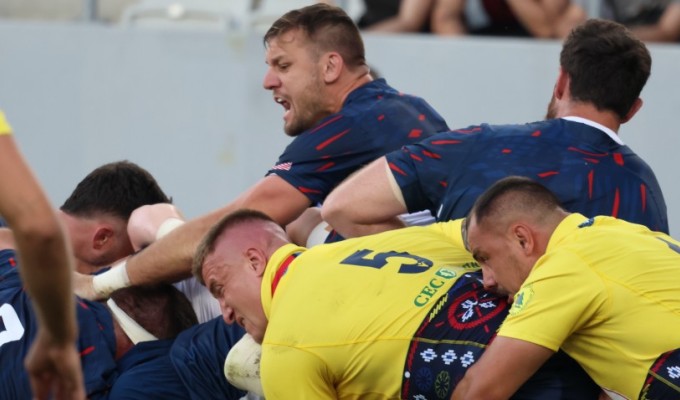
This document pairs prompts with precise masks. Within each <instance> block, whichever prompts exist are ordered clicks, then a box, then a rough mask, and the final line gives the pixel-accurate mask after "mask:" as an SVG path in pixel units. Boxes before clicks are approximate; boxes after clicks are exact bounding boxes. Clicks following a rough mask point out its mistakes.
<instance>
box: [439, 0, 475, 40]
mask: <svg viewBox="0 0 680 400" xmlns="http://www.w3.org/2000/svg"><path fill="white" fill-rule="evenodd" d="M464 9H465V0H435V2H434V8H433V10H432V33H435V34H437V35H465V34H466V33H467V28H466V27H465V23H464V21H463V19H464V18H463V15H464V11H465V10H464Z"/></svg>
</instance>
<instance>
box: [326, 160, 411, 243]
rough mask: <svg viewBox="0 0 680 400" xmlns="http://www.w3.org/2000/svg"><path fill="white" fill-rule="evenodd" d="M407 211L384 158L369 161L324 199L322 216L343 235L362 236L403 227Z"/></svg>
mask: <svg viewBox="0 0 680 400" xmlns="http://www.w3.org/2000/svg"><path fill="white" fill-rule="evenodd" d="M406 211H407V209H406V205H405V204H404V199H403V197H402V196H401V191H400V190H399V188H398V186H397V184H396V182H395V181H394V177H393V176H392V173H391V172H390V170H389V167H388V165H387V160H386V159H385V157H380V158H379V159H377V160H376V161H373V162H372V163H370V164H368V165H367V166H366V167H364V168H363V169H361V170H359V171H358V172H357V173H355V174H354V175H352V176H350V177H349V178H347V179H346V180H345V181H344V182H342V183H341V184H340V185H338V187H337V188H335V189H334V190H333V191H332V192H331V193H330V194H329V195H328V197H327V198H326V201H325V202H324V204H323V207H322V208H321V216H322V217H323V219H324V220H325V221H326V222H328V223H329V224H330V225H331V226H332V227H333V228H334V229H335V230H336V231H338V233H340V234H341V235H342V236H344V237H356V236H364V235H369V234H372V233H377V232H382V231H386V230H390V229H395V228H400V227H403V226H404V225H403V223H402V222H401V221H400V220H399V218H398V215H400V214H403V213H405V212H406Z"/></svg>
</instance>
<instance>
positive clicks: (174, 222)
mask: <svg viewBox="0 0 680 400" xmlns="http://www.w3.org/2000/svg"><path fill="white" fill-rule="evenodd" d="M182 225H184V221H182V220H181V219H179V218H168V219H166V220H165V221H163V223H162V224H161V225H160V226H159V227H158V230H157V231H156V240H158V239H160V238H162V237H163V236H165V235H167V234H168V233H170V232H172V231H174V230H175V229H176V228H179V227H180V226H182Z"/></svg>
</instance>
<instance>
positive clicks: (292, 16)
mask: <svg viewBox="0 0 680 400" xmlns="http://www.w3.org/2000/svg"><path fill="white" fill-rule="evenodd" d="M296 29H299V30H300V31H302V32H304V33H305V35H306V36H307V38H308V39H309V41H310V42H311V43H313V44H314V48H310V51H315V52H317V54H320V53H323V52H328V51H336V52H338V53H339V54H340V55H341V56H342V59H343V60H344V62H345V64H347V65H348V66H349V67H350V68H351V67H357V66H363V65H366V56H365V51H364V42H363V40H362V39H361V34H360V33H359V28H357V26H356V24H355V23H354V21H353V20H352V18H350V17H349V15H347V13H346V12H345V11H344V10H343V9H342V8H340V7H334V6H330V5H328V4H323V3H317V4H314V5H311V6H307V7H303V8H299V9H297V10H292V11H289V12H287V13H286V14H284V15H283V16H282V17H281V18H279V19H277V20H276V21H275V22H274V23H273V24H272V26H271V27H270V28H269V30H268V31H267V33H266V34H265V35H264V45H265V47H267V45H268V44H269V41H270V40H272V39H274V38H278V37H280V36H281V35H283V34H284V33H286V32H289V31H292V30H296Z"/></svg>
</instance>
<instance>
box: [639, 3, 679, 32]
mask: <svg viewBox="0 0 680 400" xmlns="http://www.w3.org/2000/svg"><path fill="white" fill-rule="evenodd" d="M631 30H632V31H633V33H634V34H635V35H636V36H637V37H638V38H640V39H641V40H646V41H650V42H675V41H677V40H679V39H680V3H678V2H675V3H671V4H669V5H668V7H667V8H666V10H665V11H664V13H663V14H662V15H661V18H660V19H659V22H657V23H656V24H653V25H643V26H636V27H632V28H631Z"/></svg>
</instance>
